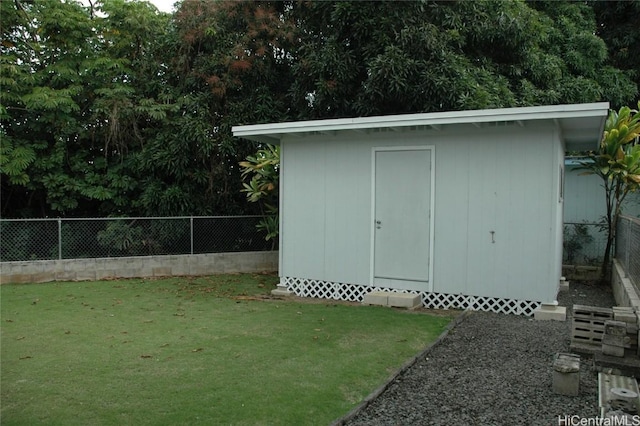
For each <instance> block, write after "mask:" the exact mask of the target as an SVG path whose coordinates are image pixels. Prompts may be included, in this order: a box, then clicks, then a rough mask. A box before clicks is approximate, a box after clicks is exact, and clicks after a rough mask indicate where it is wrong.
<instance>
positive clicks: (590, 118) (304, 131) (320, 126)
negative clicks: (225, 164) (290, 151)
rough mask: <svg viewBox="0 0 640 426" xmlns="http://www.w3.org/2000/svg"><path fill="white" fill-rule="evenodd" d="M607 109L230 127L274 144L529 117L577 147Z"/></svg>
mask: <svg viewBox="0 0 640 426" xmlns="http://www.w3.org/2000/svg"><path fill="white" fill-rule="evenodd" d="M608 112H609V103H608V102H598V103H589V104H571V105H547V106H535V107H520V108H499V109H483V110H468V111H450V112H434V113H422V114H402V115H384V116H375V117H358V118H338V119H328V120H312V121H293V122H285V123H268V124H254V125H247V126H234V127H233V128H232V131H233V135H234V136H236V137H240V138H245V139H249V140H253V141H257V142H262V143H270V144H278V143H280V140H281V139H282V137H283V136H285V135H299V136H304V135H309V134H317V133H328V134H332V133H334V132H340V131H359V132H365V133H366V132H367V131H376V130H378V131H380V130H385V129H386V130H395V131H402V130H408V129H416V128H432V129H435V130H442V128H443V127H444V126H448V125H463V124H471V125H475V126H477V127H482V126H483V125H487V124H490V123H516V124H517V125H519V126H526V123H527V122H529V121H536V120H537V121H539V120H546V121H552V122H554V123H556V124H557V125H558V126H559V128H560V131H561V137H562V139H563V140H564V142H565V146H566V149H567V150H568V151H580V150H593V149H596V148H597V147H598V143H599V141H600V138H601V137H602V132H603V130H604V123H605V120H606V117H607V114H608Z"/></svg>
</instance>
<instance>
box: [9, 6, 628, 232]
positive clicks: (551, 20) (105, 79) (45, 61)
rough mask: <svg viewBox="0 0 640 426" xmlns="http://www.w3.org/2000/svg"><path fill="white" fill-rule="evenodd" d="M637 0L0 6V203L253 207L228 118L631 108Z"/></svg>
mask: <svg viewBox="0 0 640 426" xmlns="http://www.w3.org/2000/svg"><path fill="white" fill-rule="evenodd" d="M638 5H640V1H638V0H635V1H633V2H626V3H624V4H623V3H622V2H594V3H589V2H587V3H584V2H583V3H579V2H570V1H545V2H542V1H540V2H524V1H518V0H515V1H508V2H498V1H488V0H478V1H473V2H431V1H425V2H422V1H420V2H419V1H413V2H390V1H381V2H292V1H284V2H280V1H264V2H233V1H191V0H189V1H186V0H185V1H183V2H181V3H179V5H178V8H177V11H176V12H175V13H174V14H173V15H172V16H170V15H167V14H163V13H159V12H158V11H157V10H156V9H155V7H153V6H152V5H150V4H149V3H147V2H144V1H139V0H133V1H125V0H95V1H92V2H89V3H88V5H87V2H83V3H81V2H79V1H78V0H48V1H31V0H14V1H1V2H0V12H1V16H2V23H1V26H0V33H1V34H0V36H1V40H0V85H1V86H2V90H0V142H1V144H0V173H1V175H2V179H0V185H1V188H0V200H1V209H0V213H1V214H2V215H3V216H4V217H31V216H39V217H44V216H107V215H129V216H141V215H154V216H157V215H209V214H238V213H256V212H257V211H258V210H259V209H260V207H259V206H260V203H251V202H250V200H249V199H248V198H247V197H245V196H244V195H243V193H242V189H243V188H245V189H246V187H244V186H243V184H244V183H247V184H248V185H249V186H251V185H252V183H251V181H249V182H243V179H242V175H241V168H240V167H238V163H239V162H240V161H243V160H244V159H245V158H247V156H250V155H252V153H253V151H254V149H255V147H254V146H253V145H251V144H249V143H246V142H245V141H241V140H238V139H236V138H233V136H232V135H231V127H232V126H233V125H238V124H255V123H265V122H280V121H285V120H291V119H312V118H322V117H346V116H368V115H376V114H398V113H410V112H429V111H443V110H461V109H477V108H492V107H511V106H527V105H541V104H560V103H573V102H591V101H599V100H609V101H611V102H612V103H613V104H614V105H622V104H628V103H629V102H631V101H632V100H634V99H636V95H637V83H638V81H640V80H638V78H640V77H639V75H640V73H638V72H637V70H638V69H639V67H638V66H637V61H638V59H637V58H638V57H640V55H634V52H636V51H637V49H638V46H640V43H637V38H638V35H639V34H640V33H639V30H638V26H637V23H636V21H635V20H634V18H635V17H636V16H637V10H638ZM618 23H619V24H620V25H619V26H618ZM596 33H597V34H599V35H601V36H602V38H599V37H598V36H597V35H595V34H596ZM603 40H604V41H603ZM605 42H606V43H607V44H605ZM252 191H254V193H257V192H256V188H253V189H252ZM276 204H277V203H273V205H276ZM262 208H263V210H264V209H266V207H265V206H263V207H262ZM265 225H266V224H265ZM268 233H269V234H271V231H269V232H268Z"/></svg>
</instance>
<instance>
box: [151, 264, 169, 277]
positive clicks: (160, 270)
mask: <svg viewBox="0 0 640 426" xmlns="http://www.w3.org/2000/svg"><path fill="white" fill-rule="evenodd" d="M151 272H152V273H153V276H154V277H167V276H171V268H168V267H163V266H160V267H156V268H152V269H151Z"/></svg>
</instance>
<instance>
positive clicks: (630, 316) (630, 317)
mask: <svg viewBox="0 0 640 426" xmlns="http://www.w3.org/2000/svg"><path fill="white" fill-rule="evenodd" d="M613 319H614V320H615V321H621V322H625V323H627V324H634V325H635V324H637V322H638V317H637V316H636V313H635V312H634V311H633V308H626V309H620V308H619V307H617V306H614V307H613Z"/></svg>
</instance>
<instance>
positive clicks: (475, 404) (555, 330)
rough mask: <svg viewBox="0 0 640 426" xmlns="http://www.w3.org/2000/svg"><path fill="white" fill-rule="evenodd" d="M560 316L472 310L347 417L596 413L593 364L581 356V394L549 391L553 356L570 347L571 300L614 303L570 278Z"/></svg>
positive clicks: (380, 421)
mask: <svg viewBox="0 0 640 426" xmlns="http://www.w3.org/2000/svg"><path fill="white" fill-rule="evenodd" d="M559 302H560V304H561V305H562V306H567V308H568V309H567V311H568V316H569V318H568V319H567V321H566V322H558V321H534V320H533V319H531V318H528V317H522V316H516V315H502V314H493V313H486V312H472V313H470V314H469V315H468V316H466V317H465V318H464V319H463V320H462V322H460V323H459V324H458V325H457V326H456V327H455V328H453V329H452V330H451V332H450V333H449V334H448V335H447V336H446V337H445V338H444V339H443V340H442V341H441V342H440V343H439V344H437V345H435V346H434V347H432V348H431V350H429V351H426V352H425V353H424V354H423V355H421V356H420V357H419V358H418V360H417V361H416V362H415V363H414V364H413V365H412V366H411V367H409V368H408V369H407V370H405V371H404V372H402V373H400V374H399V375H398V376H397V377H396V378H395V379H394V380H393V381H392V382H391V383H390V384H389V386H388V387H387V388H386V390H384V391H383V392H382V393H381V394H380V395H378V396H377V397H376V398H374V399H373V400H372V401H371V402H370V403H369V404H368V405H367V406H366V407H365V408H364V409H362V410H360V411H358V412H357V414H356V415H355V416H353V417H350V418H345V419H343V420H344V422H338V423H340V424H346V425H353V426H355V425H367V426H373V425H483V426H486V425H558V424H559V416H564V415H569V416H571V415H577V416H580V417H583V418H593V417H594V416H596V415H598V403H597V399H598V391H597V372H596V371H595V368H594V367H593V363H592V361H591V359H590V358H586V357H584V356H583V357H582V360H583V362H582V363H581V371H580V395H579V396H577V397H569V396H562V395H556V394H554V393H553V392H552V390H551V386H552V374H553V369H552V363H553V357H554V355H555V354H556V353H558V352H568V351H569V341H570V337H571V334H570V333H571V332H570V327H571V318H570V316H571V312H570V311H571V307H572V306H573V305H574V304H579V305H588V306H606V307H610V306H613V305H614V303H615V302H614V300H613V294H612V292H611V290H610V289H605V288H603V287H601V286H598V285H595V284H589V283H575V282H572V283H571V286H570V290H569V291H568V292H564V293H561V294H560V295H559Z"/></svg>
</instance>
